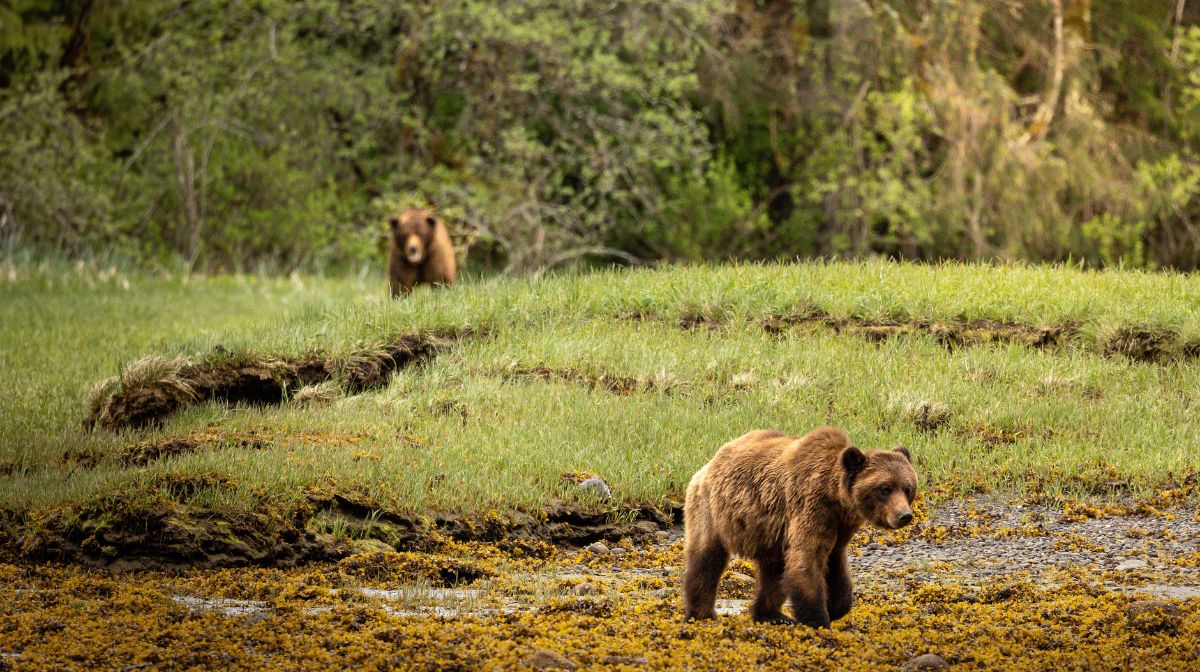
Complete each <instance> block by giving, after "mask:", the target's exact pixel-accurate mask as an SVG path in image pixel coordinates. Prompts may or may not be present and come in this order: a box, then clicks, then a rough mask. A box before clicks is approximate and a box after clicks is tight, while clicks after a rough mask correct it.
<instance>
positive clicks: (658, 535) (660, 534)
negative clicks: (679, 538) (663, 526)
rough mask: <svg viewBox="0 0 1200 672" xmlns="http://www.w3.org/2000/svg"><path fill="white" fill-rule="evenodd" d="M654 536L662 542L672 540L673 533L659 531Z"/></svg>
mask: <svg viewBox="0 0 1200 672" xmlns="http://www.w3.org/2000/svg"><path fill="white" fill-rule="evenodd" d="M654 536H655V537H656V538H658V539H659V540H661V541H666V540H667V539H670V538H671V533H670V532H667V531H666V530H658V531H656V532H655V533H654Z"/></svg>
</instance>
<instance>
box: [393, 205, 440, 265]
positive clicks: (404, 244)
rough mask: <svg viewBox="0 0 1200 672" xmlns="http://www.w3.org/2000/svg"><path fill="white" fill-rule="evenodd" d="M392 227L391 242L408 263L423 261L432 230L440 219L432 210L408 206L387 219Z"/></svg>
mask: <svg viewBox="0 0 1200 672" xmlns="http://www.w3.org/2000/svg"><path fill="white" fill-rule="evenodd" d="M388 225H389V226H391V229H392V244H393V245H395V246H396V247H397V248H398V249H399V250H400V252H401V253H402V254H403V255H404V258H405V259H407V260H408V263H410V264H419V263H421V262H422V261H425V255H426V254H427V253H428V251H429V245H430V242H431V241H432V240H433V232H434V231H436V230H437V227H439V226H442V221H441V219H440V218H439V217H438V216H437V214H436V213H434V212H433V211H432V210H426V209H424V208H409V209H407V210H405V211H404V212H402V213H400V214H399V215H394V216H393V217H392V218H391V219H389V220H388Z"/></svg>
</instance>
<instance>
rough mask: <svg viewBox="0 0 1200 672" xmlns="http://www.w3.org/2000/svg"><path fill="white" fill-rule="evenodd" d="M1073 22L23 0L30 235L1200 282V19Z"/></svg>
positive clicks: (870, 12)
mask: <svg viewBox="0 0 1200 672" xmlns="http://www.w3.org/2000/svg"><path fill="white" fill-rule="evenodd" d="M1093 5H1094V6H1093ZM1056 6H1059V5H1053V4H1048V3H1033V4H1026V5H1020V4H1019V3H1018V4H1016V5H1014V4H1013V3H1011V2H1008V1H1007V0H968V1H966V2H961V3H935V4H934V5H932V6H927V5H926V3H917V2H913V1H912V0H888V1H886V2H876V3H825V2H810V3H797V2H793V1H791V0H770V1H768V2H756V3H748V2H739V3H722V2H716V0H704V1H703V2H680V1H676V0H672V1H670V2H657V1H651V0H636V1H633V2H629V1H626V0H601V1H598V2H597V1H585V0H571V1H569V2H551V1H550V0H500V1H499V2H489V1H485V0H449V1H447V2H439V3H418V2H397V3H361V2H356V3H346V2H338V1H336V0H302V1H298V2H288V1H285V0H259V1H256V2H249V1H247V0H222V1H220V2H207V3H177V2H169V1H167V0H149V1H145V2H142V1H139V2H133V1H132V0H119V1H118V0H114V1H113V2H66V1H65V0H21V1H20V2H11V3H8V4H7V5H6V6H5V7H3V8H0V145H2V146H0V238H2V239H3V240H4V241H5V249H8V250H13V249H17V248H20V249H22V250H25V251H27V252H28V251H33V252H32V253H35V254H36V253H55V254H63V253H65V254H66V255H67V256H69V257H72V258H90V257H97V256H119V257H126V258H131V259H134V260H137V261H138V262H141V263H149V264H152V265H155V264H157V265H168V266H172V265H174V264H176V263H179V262H182V263H184V264H186V265H189V266H193V267H199V268H209V269H220V268H243V267H248V266H260V267H263V268H270V269H275V270H279V271H288V270H292V269H296V268H308V267H324V266H339V265H346V264H361V263H364V262H370V263H377V259H378V255H379V252H380V250H379V238H380V231H381V230H380V227H379V222H380V220H381V219H382V217H383V215H384V210H385V208H390V207H396V206H401V207H402V206H403V205H404V204H406V203H415V202H426V203H433V204H436V205H437V206H438V207H440V208H442V209H443V210H444V211H446V212H447V213H448V214H449V215H451V217H450V221H451V224H452V227H453V228H454V230H455V233H456V235H457V237H458V238H459V240H460V241H462V242H464V243H466V245H467V246H468V247H470V248H471V249H470V254H469V261H470V263H472V264H475V265H483V266H491V267H493V268H495V269H499V270H511V271H519V270H529V271H535V272H537V271H541V270H543V269H546V268H550V267H555V266H560V265H568V264H572V263H580V262H583V263H609V262H610V261H612V260H618V261H621V262H622V263H624V262H640V261H654V260H659V259H665V260H698V259H716V258H730V257H736V258H742V259H766V258H793V257H796V256H813V255H848V256H870V255H886V256H894V257H904V258H914V259H936V258H945V257H952V258H971V259H1028V260H1043V261H1058V260H1065V259H1078V260H1083V261H1085V262H1087V263H1095V264H1109V263H1120V264H1125V265H1138V266H1143V265H1144V266H1154V267H1176V268H1186V269H1191V268H1196V267H1197V266H1198V265H1200V244H1197V243H1196V242H1195V241H1197V240H1200V237H1197V236H1196V235H1195V234H1194V233H1193V224H1192V223H1193V222H1194V221H1196V219H1197V217H1200V210H1198V207H1197V199H1196V198H1195V197H1194V189H1193V186H1191V185H1192V184H1193V183H1192V182H1191V181H1190V178H1189V177H1188V176H1189V175H1194V173H1195V170H1196V169H1195V165H1197V150H1198V145H1197V143H1200V79H1198V77H1200V75H1197V74H1196V73H1197V72H1200V26H1196V25H1193V24H1195V20H1196V18H1197V13H1196V12H1194V11H1192V10H1190V9H1189V10H1188V11H1186V12H1184V14H1182V15H1180V17H1179V18H1178V19H1176V18H1175V16H1174V14H1173V11H1174V10H1173V8H1169V7H1166V6H1165V5H1164V4H1163V3H1162V2H1160V1H1158V0H1133V1H1131V2H1129V3H1093V2H1092V1H1090V0H1068V1H1066V2H1064V3H1061V6H1062V7H1064V8H1065V9H1064V16H1063V17H1061V18H1062V22H1063V26H1064V31H1063V33H1062V35H1061V43H1060V39H1059V36H1056V34H1055V33H1054V31H1053V29H1052V26H1053V25H1054V24H1055V20H1054V11H1056V10H1055V9H1054V7H1056ZM385 204H387V205H385Z"/></svg>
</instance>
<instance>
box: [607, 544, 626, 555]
mask: <svg viewBox="0 0 1200 672" xmlns="http://www.w3.org/2000/svg"><path fill="white" fill-rule="evenodd" d="M628 552H629V550H628V549H625V548H622V547H620V546H613V547H612V550H611V551H609V553H612V554H613V555H625V554H626V553H628Z"/></svg>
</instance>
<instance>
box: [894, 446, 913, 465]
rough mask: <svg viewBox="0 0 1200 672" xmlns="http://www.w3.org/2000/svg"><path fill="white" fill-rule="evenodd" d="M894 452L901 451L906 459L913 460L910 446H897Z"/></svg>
mask: <svg viewBox="0 0 1200 672" xmlns="http://www.w3.org/2000/svg"><path fill="white" fill-rule="evenodd" d="M892 452H894V453H900V454H901V455H903V456H904V459H906V460H908V461H909V462H910V463H911V462H912V455H911V454H909V452H908V448H905V447H904V446H896V447H895V448H893V449H892Z"/></svg>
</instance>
